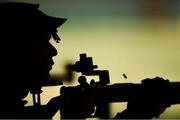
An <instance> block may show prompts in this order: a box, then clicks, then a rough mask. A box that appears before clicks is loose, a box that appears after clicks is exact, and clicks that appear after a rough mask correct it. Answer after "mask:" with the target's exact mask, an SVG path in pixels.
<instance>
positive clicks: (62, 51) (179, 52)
mask: <svg viewBox="0 0 180 120" xmlns="http://www.w3.org/2000/svg"><path fill="white" fill-rule="evenodd" d="M7 1H10V0H7ZM11 1H23V2H28V3H39V4H40V9H41V10H42V11H43V12H44V13H46V14H48V15H51V16H56V17H65V18H68V20H67V21H66V23H65V24H64V25H63V26H62V27H60V28H59V32H58V34H59V35H60V36H61V39H62V41H61V43H60V44H55V42H52V44H53V45H54V46H55V47H56V48H57V50H58V55H57V56H56V57H55V58H54V61H55V65H54V67H53V69H52V71H51V74H52V75H53V74H62V73H63V72H64V67H63V66H64V64H66V63H67V62H75V61H77V60H79V54H80V53H87V56H90V57H93V60H94V64H96V65H98V68H99V69H101V70H109V73H110V79H111V83H117V82H118V83H125V82H131V83H139V82H140V81H141V80H142V79H145V78H154V77H156V76H160V77H163V78H165V79H169V80H170V81H172V82H173V81H180V15H179V13H180V9H179V8H180V2H179V0H11ZM2 2H4V1H3V0H2ZM123 73H125V74H126V75H127V77H128V78H127V79H125V78H124V77H123V76H122V74H123ZM76 79H77V76H76ZM74 84H75V83H74ZM58 94H59V87H50V88H44V94H43V95H42V102H43V103H44V104H45V103H47V101H48V100H49V99H50V98H51V97H53V96H56V95H58ZM27 99H28V100H29V104H31V100H30V96H28V97H27ZM113 106H114V104H113ZM125 107H126V103H121V104H119V105H118V107H112V116H113V115H115V114H116V112H118V111H122V110H123V109H125ZM179 112H180V106H179V105H173V106H171V107H170V108H168V109H167V110H166V111H165V112H164V113H163V114H162V115H161V116H160V118H180V114H179ZM55 118H58V117H55Z"/></svg>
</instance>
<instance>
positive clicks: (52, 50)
mask: <svg viewBox="0 0 180 120" xmlns="http://www.w3.org/2000/svg"><path fill="white" fill-rule="evenodd" d="M49 51H50V54H51V55H52V56H56V55H57V54H58V52H57V50H56V48H55V47H54V46H53V45H51V44H49Z"/></svg>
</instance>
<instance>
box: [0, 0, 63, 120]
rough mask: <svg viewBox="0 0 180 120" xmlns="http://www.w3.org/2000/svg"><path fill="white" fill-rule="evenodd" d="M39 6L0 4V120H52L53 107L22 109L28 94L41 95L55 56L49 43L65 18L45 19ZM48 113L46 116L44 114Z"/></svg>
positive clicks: (55, 37) (48, 17) (57, 39)
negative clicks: (8, 119) (30, 119)
mask: <svg viewBox="0 0 180 120" xmlns="http://www.w3.org/2000/svg"><path fill="white" fill-rule="evenodd" d="M38 7H39V5H38V4H27V3H15V2H11V3H2V4H0V18H1V19H0V41H1V44H0V45H1V47H0V55H1V59H0V65H1V73H0V74H1V80H0V95H1V97H0V118H51V117H52V116H53V115H54V114H53V112H54V110H53V107H52V106H51V105H50V104H51V103H48V105H49V106H48V105H45V106H44V107H38V106H37V107H24V105H25V104H26V101H23V99H24V98H25V97H26V96H27V94H28V93H29V92H32V93H33V92H34V93H41V90H40V89H41V87H42V84H45V83H46V82H47V81H48V80H49V71H50V70H51V68H52V65H53V64H54V63H53V60H52V57H53V56H55V55H56V54H57V51H56V49H55V48H54V47H53V46H52V45H51V44H50V42H49V40H50V39H51V37H53V39H54V40H55V41H57V42H59V41H60V38H59V37H58V35H57V28H58V27H59V26H61V25H62V24H63V23H64V22H65V21H66V19H65V18H55V17H51V16H48V15H46V14H44V13H43V12H41V11H40V10H38ZM47 113H48V114H47Z"/></svg>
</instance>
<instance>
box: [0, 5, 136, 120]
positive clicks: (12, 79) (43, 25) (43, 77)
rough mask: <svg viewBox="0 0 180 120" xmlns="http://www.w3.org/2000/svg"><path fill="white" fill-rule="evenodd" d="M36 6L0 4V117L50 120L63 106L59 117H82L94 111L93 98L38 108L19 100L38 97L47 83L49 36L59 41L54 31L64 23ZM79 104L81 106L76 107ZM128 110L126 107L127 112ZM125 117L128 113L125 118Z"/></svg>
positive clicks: (56, 101) (52, 50)
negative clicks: (31, 96)
mask: <svg viewBox="0 0 180 120" xmlns="http://www.w3.org/2000/svg"><path fill="white" fill-rule="evenodd" d="M38 6H39V5H37V4H27V3H2V4H0V43H1V44H0V45H1V47H0V55H1V56H0V57H1V59H0V65H1V73H0V75H1V80H0V96H1V97H0V118H36V119H37V118H46V119H47V118H52V117H53V116H54V114H55V113H56V112H57V110H59V108H60V106H59V105H60V104H61V107H62V106H64V107H67V108H62V109H61V108H60V109H61V110H62V114H61V116H62V118H73V117H75V118H86V117H88V116H90V115H91V113H92V112H93V110H94V103H93V100H94V99H95V98H90V99H89V97H91V95H89V96H88V97H86V98H85V100H87V101H80V100H81V98H77V100H75V101H78V103H71V100H70V101H68V102H66V101H63V99H61V98H60V97H55V98H52V99H51V100H50V101H49V102H48V104H47V105H43V106H41V105H40V104H39V103H38V102H37V103H36V104H35V105H34V106H29V107H25V104H26V101H24V100H23V99H24V98H25V97H26V96H27V95H28V93H29V92H31V93H33V94H37V95H38V94H40V93H41V87H42V85H43V84H46V83H48V80H49V71H50V70H51V68H52V65H53V64H54V63H53V60H52V57H53V56H55V55H56V54H57V51H56V49H55V48H54V47H53V46H52V45H51V44H50V42H49V40H50V39H51V37H53V39H54V40H55V41H56V42H59V41H60V38H59V37H58V35H57V28H58V27H59V26H61V25H62V24H63V23H64V22H65V21H66V19H65V18H55V17H50V16H48V15H46V14H44V13H42V12H41V11H40V10H38ZM49 82H50V81H49ZM86 96H87V95H86ZM92 96H93V95H92ZM93 97H94V96H93ZM73 99H76V98H73ZM134 101H135V102H134V104H131V107H132V108H133V110H135V111H136V110H137V107H138V106H134V105H135V104H136V103H137V101H136V100H134ZM72 102H73V100H72ZM82 102H83V105H84V106H80V107H79V105H81V103H82ZM69 103H71V105H72V106H70V105H69ZM129 103H130V102H129ZM131 103H132V102H131ZM91 104H92V105H91ZM73 105H74V106H73ZM86 105H87V106H86ZM131 107H130V105H129V107H128V108H129V109H128V110H130V108H131ZM134 108H135V109H134ZM70 109H71V110H70ZM77 109H79V110H77ZM69 111H70V112H71V113H72V116H71V113H68V115H70V116H66V115H67V114H66V112H69ZM63 114H65V115H64V116H65V117H64V116H63ZM121 115H123V113H122V114H121ZM129 115H130V116H131V114H130V112H128V114H126V117H127V116H129ZM119 118H124V117H122V116H120V117H119ZM127 118H130V117H127ZM138 118H139V117H138Z"/></svg>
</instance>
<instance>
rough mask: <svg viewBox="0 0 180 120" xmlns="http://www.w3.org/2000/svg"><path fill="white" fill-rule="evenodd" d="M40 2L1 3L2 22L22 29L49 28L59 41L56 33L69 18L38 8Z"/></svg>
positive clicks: (0, 14) (0, 15)
mask: <svg viewBox="0 0 180 120" xmlns="http://www.w3.org/2000/svg"><path fill="white" fill-rule="evenodd" d="M38 8H39V4H31V3H23V2H6V3H1V4H0V17H1V20H0V22H1V24H3V23H7V25H5V27H12V26H13V27H15V28H16V29H22V30H27V29H28V30H33V31H35V30H47V31H49V32H50V33H51V35H52V37H53V39H54V40H56V41H57V42H59V40H60V38H59V36H58V35H57V34H56V32H57V28H58V27H60V26H61V25H62V24H63V23H64V22H65V21H66V20H67V19H66V18H58V17H52V16H48V15H46V14H44V13H43V12H42V11H40V10H38Z"/></svg>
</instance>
